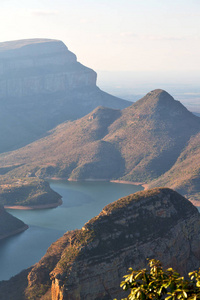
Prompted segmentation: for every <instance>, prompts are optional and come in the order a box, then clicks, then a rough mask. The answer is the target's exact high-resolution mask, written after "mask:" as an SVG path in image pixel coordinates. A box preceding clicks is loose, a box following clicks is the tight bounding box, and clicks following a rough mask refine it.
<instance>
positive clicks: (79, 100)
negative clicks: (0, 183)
mask: <svg viewBox="0 0 200 300" xmlns="http://www.w3.org/2000/svg"><path fill="white" fill-rule="evenodd" d="M8 48H9V49H8ZM96 79H97V74H96V72H95V71H93V70H92V69H90V68H87V67H85V66H84V65H82V64H81V63H79V62H78V61H77V57H76V55H75V54H74V53H72V52H71V51H69V50H68V48H67V47H66V46H65V45H64V43H63V42H62V41H59V40H50V39H30V40H21V41H13V42H6V43H0V127H2V128H4V130H3V131H2V134H1V136H0V153H3V152H7V151H11V150H14V149H17V148H20V147H23V146H25V145H27V144H29V143H31V142H33V141H34V140H37V139H39V138H41V137H43V136H46V134H47V132H48V131H49V130H51V129H53V128H54V127H55V126H57V125H58V124H60V123H62V122H64V121H66V120H75V119H77V118H80V117H82V116H84V115H86V114H88V113H89V112H90V111H91V110H93V109H94V108H95V107H97V106H99V105H105V104H106V105H107V106H109V107H113V108H117V109H122V108H124V107H127V106H128V105H130V104H131V102H129V101H126V100H123V99H120V98H117V97H114V96H112V95H109V94H108V93H105V92H103V91H101V90H100V89H99V88H98V87H97V86H96Z"/></svg>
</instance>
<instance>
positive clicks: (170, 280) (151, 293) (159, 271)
mask: <svg viewBox="0 0 200 300" xmlns="http://www.w3.org/2000/svg"><path fill="white" fill-rule="evenodd" d="M120 286H121V287H122V288H123V289H124V290H125V291H126V290H128V291H130V293H129V295H128V297H127V298H125V299H126V300H133V299H139V300H146V299H151V300H152V299H153V300H154V299H165V300H176V299H180V300H181V299H188V300H197V299H200V269H199V271H193V272H190V273H189V274H188V279H185V278H184V277H181V276H180V274H179V273H177V272H176V271H175V270H173V269H172V268H169V269H166V270H164V269H163V267H162V265H161V263H160V261H159V260H155V259H151V260H149V268H148V269H141V270H138V271H135V270H133V269H132V268H130V269H129V274H128V275H125V276H124V281H122V282H121V285H120ZM125 299H123V300H125Z"/></svg>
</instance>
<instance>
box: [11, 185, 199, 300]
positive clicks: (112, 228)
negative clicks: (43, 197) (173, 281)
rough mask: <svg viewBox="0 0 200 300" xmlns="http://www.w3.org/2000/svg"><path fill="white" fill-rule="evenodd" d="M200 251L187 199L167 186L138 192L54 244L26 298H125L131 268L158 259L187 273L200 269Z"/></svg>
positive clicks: (196, 217)
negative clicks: (124, 283) (123, 285)
mask: <svg viewBox="0 0 200 300" xmlns="http://www.w3.org/2000/svg"><path fill="white" fill-rule="evenodd" d="M199 250H200V215H199V212H198V210H197V209H196V208H195V207H194V206H193V205H192V204H191V203H190V202H189V201H188V200H187V199H185V198H184V197H182V196H181V195H180V194H178V193H177V192H175V191H173V190H170V189H167V188H156V189H152V190H148V191H142V192H138V193H135V194H132V195H130V196H127V197H124V198H122V199H120V200H118V201H116V202H113V203H112V204H110V205H107V206H106V207H105V208H104V209H103V210H102V212H101V213H100V214H99V215H98V216H97V217H95V218H93V219H92V220H90V221H89V222H88V223H86V224H85V226H84V227H83V228H82V229H81V230H75V231H70V232H67V233H66V234H65V235H64V236H63V237H61V238H60V239H59V240H58V241H57V242H55V243H53V244H52V245H51V247H50V248H49V249H48V251H47V253H46V255H45V256H44V257H43V258H42V259H41V260H40V262H39V263H38V264H36V265H35V266H34V267H33V268H32V271H31V272H30V273H29V275H28V288H27V289H26V297H27V299H51V300H61V299H62V300H66V299H67V300H69V299H70V300H80V299H81V300H97V299H98V300H99V299H104V300H109V299H114V298H115V297H117V298H118V299H121V298H122V297H124V294H123V292H122V291H121V289H120V287H119V285H120V282H121V280H122V277H123V275H124V274H126V273H127V270H128V268H129V267H133V268H141V267H143V266H144V265H146V259H147V258H156V259H160V260H161V261H162V262H163V265H164V266H165V267H168V266H172V267H174V268H175V269H177V270H178V271H179V272H181V273H182V274H183V275H185V274H186V273H187V272H189V271H191V270H193V269H197V268H198V267H199V258H200V254H199V253H200V251H199ZM43 297H44V298H43ZM10 299H12V298H10Z"/></svg>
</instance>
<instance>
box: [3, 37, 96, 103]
mask: <svg viewBox="0 0 200 300" xmlns="http://www.w3.org/2000/svg"><path fill="white" fill-rule="evenodd" d="M95 85H96V73H95V72H94V71H93V70H91V69H88V68H86V67H84V66H83V65H81V64H79V63H78V62H77V59H76V56H75V55H74V54H73V53H72V52H70V51H69V50H68V49H67V47H66V46H65V45H64V44H63V43H62V42H61V41H56V40H48V39H47V40H45V39H43V40H42V39H33V40H22V41H15V42H7V43H1V44H0V98H5V97H6V98H7V97H23V96H30V95H35V94H41V93H42V94H46V93H52V92H58V91H59V92H61V91H67V90H68V89H74V88H80V87H83V86H84V87H85V86H95Z"/></svg>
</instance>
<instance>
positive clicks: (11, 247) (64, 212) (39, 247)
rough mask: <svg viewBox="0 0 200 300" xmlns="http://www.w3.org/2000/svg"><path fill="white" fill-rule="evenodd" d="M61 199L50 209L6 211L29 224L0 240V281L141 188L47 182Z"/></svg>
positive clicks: (117, 184)
mask: <svg viewBox="0 0 200 300" xmlns="http://www.w3.org/2000/svg"><path fill="white" fill-rule="evenodd" d="M50 186H51V188H52V189H53V190H55V191H56V192H58V193H59V194H60V195H61V196H62V197H63V198H62V200H63V204H62V205H61V206H59V207H57V208H54V209H52V208H51V209H43V210H7V211H8V212H10V213H11V214H12V215H14V216H15V217H17V218H19V219H21V220H22V221H23V222H24V223H26V224H27V225H29V229H28V230H26V231H25V232H23V233H20V234H18V235H15V236H13V237H10V238H7V239H6V240H4V241H0V266H1V267H0V280H7V279H9V278H10V277H11V276H14V275H16V274H17V273H19V272H20V271H21V270H23V269H25V268H28V267H30V266H31V265H33V264H34V263H36V262H37V261H39V260H40V258H41V257H42V256H43V255H44V254H45V252H46V250H47V248H48V247H49V246H50V245H51V244H52V243H53V242H54V241H56V240H57V239H58V238H59V237H61V236H62V235H63V234H64V233H65V232H66V231H68V230H72V229H80V228H81V227H82V226H83V225H84V224H85V223H86V222H87V221H88V220H90V219H91V218H92V217H94V216H96V215H98V214H99V213H100V211H101V210H102V208H103V207H104V206H105V205H107V204H109V203H111V202H113V201H115V200H117V199H119V198H121V197H123V196H126V195H129V194H131V193H135V192H137V191H139V190H143V187H142V186H135V185H131V184H120V183H111V182H68V181H50Z"/></svg>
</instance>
